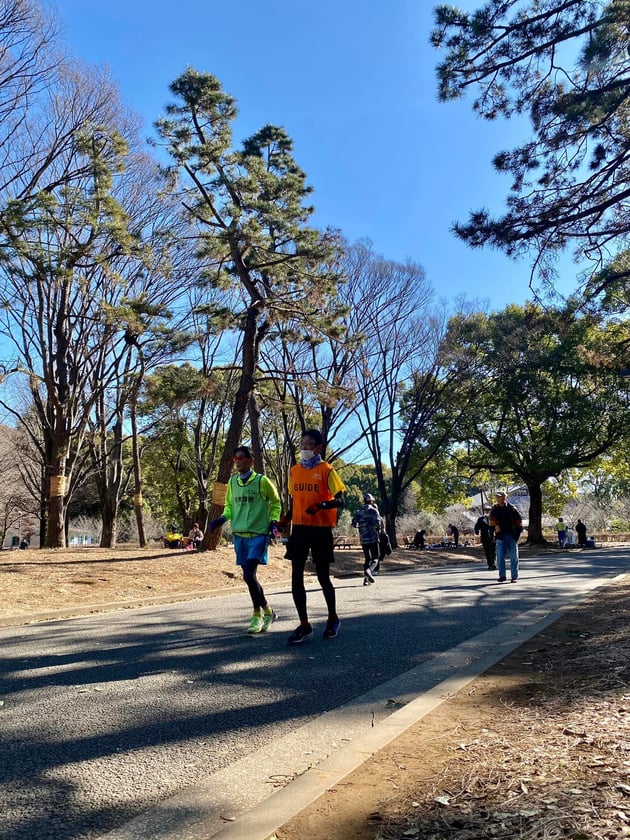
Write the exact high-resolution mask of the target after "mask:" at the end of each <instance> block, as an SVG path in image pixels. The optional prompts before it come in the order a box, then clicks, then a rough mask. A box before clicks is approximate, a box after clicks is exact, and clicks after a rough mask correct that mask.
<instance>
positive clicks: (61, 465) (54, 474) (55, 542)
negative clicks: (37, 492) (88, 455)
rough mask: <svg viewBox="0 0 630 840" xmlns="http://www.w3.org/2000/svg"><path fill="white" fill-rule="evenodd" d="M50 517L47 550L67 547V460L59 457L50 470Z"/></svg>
mask: <svg viewBox="0 0 630 840" xmlns="http://www.w3.org/2000/svg"><path fill="white" fill-rule="evenodd" d="M48 476H49V488H48V516H47V520H48V522H47V529H46V548H65V547H66V530H65V524H66V481H67V479H66V475H65V458H63V457H57V458H54V459H53V462H52V464H51V466H50V468H49V470H48Z"/></svg>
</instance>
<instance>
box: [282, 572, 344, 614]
mask: <svg viewBox="0 0 630 840" xmlns="http://www.w3.org/2000/svg"><path fill="white" fill-rule="evenodd" d="M305 567H306V558H304V559H301V558H299V559H295V560H291V592H292V594H293V603H294V604H295V609H296V610H297V614H298V616H299V619H300V621H308V612H307V609H306V587H305V586H304V569H305ZM315 571H316V573H317V580H318V581H319V585H320V586H321V588H322V592H323V593H324V599H325V601H326V606H327V607H328V614H329V615H331V616H334V615H336V609H337V605H336V598H335V587H334V586H333V583H332V580H331V579H330V563H326V562H321V563H316V564H315Z"/></svg>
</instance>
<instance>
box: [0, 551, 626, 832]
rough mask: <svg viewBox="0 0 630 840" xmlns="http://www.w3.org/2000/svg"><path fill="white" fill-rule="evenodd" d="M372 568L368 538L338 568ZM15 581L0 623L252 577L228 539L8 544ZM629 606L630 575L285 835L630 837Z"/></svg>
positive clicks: (3, 558) (475, 555) (449, 559)
mask: <svg viewBox="0 0 630 840" xmlns="http://www.w3.org/2000/svg"><path fill="white" fill-rule="evenodd" d="M550 551H554V553H555V551H557V550H550ZM521 553H522V555H523V556H526V555H527V554H529V555H530V556H531V554H532V553H533V552H532V551H531V550H529V549H528V548H527V547H524V548H523V549H522V552H521ZM537 553H540V552H537ZM282 554H283V551H282V549H281V548H280V547H278V548H272V550H271V562H270V565H269V567H267V568H266V569H264V570H263V571H262V572H261V578H262V579H264V581H265V582H266V583H267V584H268V585H270V586H271V585H273V584H279V583H281V582H282V583H284V582H286V581H287V580H288V577H289V567H288V563H287V561H285V560H284V559H283V558H282ZM481 562H483V563H484V564H485V561H483V560H482V556H481V551H480V549H478V548H473V549H460V550H459V551H458V552H449V553H447V552H414V551H406V550H397V551H395V552H394V554H393V555H392V556H391V557H390V558H388V567H389V569H390V570H394V569H401V570H402V569H405V568H419V567H427V566H439V565H453V564H456V563H481ZM361 569H362V555H361V553H360V552H359V551H340V552H338V553H337V562H336V564H335V575H336V576H338V577H347V576H354V575H357V576H360V575H361ZM0 587H1V590H0V591H1V592H2V605H1V606H0V624H2V623H5V624H6V623H14V624H15V623H22V622H24V623H25V622H27V621H29V620H32V615H33V613H34V612H37V613H39V612H41V611H43V610H61V611H63V614H64V615H65V614H72V615H82V614H87V613H90V612H99V611H104V610H107V609H118V608H124V607H125V606H128V607H130V606H136V605H137V604H138V603H144V604H149V603H152V602H156V601H158V600H163V599H169V600H183V599H187V598H189V597H207V596H208V595H211V594H220V593H222V592H223V593H224V592H225V591H226V590H228V591H229V590H230V589H233V588H240V589H241V590H244V586H243V583H242V581H241V580H240V576H239V574H238V570H237V569H236V568H235V566H234V555H233V552H232V549H231V548H228V547H225V548H222V549H219V550H218V551H216V552H207V553H206V552H204V553H195V552H186V551H167V550H165V549H163V548H159V547H154V548H151V549H139V548H138V547H135V548H134V547H125V548H120V549H116V550H115V551H106V550H101V549H96V548H87V549H85V548H83V549H76V550H63V551H52V552H51V551H35V550H33V551H11V552H2V554H1V555H0ZM244 594H245V593H244ZM629 615H630V576H626V577H624V578H623V579H621V580H620V581H617V582H616V583H614V584H612V585H611V586H609V587H607V588H606V589H603V590H600V591H599V592H597V593H595V594H594V595H593V596H592V597H591V598H590V599H589V600H588V601H585V602H583V603H582V604H581V605H580V606H579V607H577V608H575V609H574V610H571V611H570V612H568V613H567V614H566V615H565V616H564V617H563V618H562V619H560V620H559V621H558V622H556V623H555V624H554V625H552V626H551V627H549V628H548V629H547V630H545V631H544V632H543V633H541V634H539V635H538V636H535V637H534V638H533V639H531V640H530V641H529V642H526V643H525V644H524V645H523V646H522V647H520V648H519V649H518V650H516V651H514V653H512V654H510V655H509V656H508V657H506V658H505V659H503V660H502V661H501V662H500V663H498V664H497V665H495V666H494V667H493V668H492V669H490V670H489V671H488V672H487V673H486V674H484V675H482V676H481V677H479V678H477V679H476V680H474V682H473V683H471V684H469V685H468V686H467V687H466V688H465V689H463V690H462V691H460V692H459V693H458V694H456V695H454V696H453V697H450V698H448V699H447V700H446V701H445V702H444V703H442V705H441V706H440V707H438V708H437V709H436V710H434V711H433V712H432V713H431V714H429V715H428V716H427V717H425V718H424V719H423V720H422V721H420V722H419V723H418V724H416V725H415V726H414V727H412V728H411V729H409V730H408V731H407V732H406V733H404V734H403V735H402V736H401V737H400V738H398V739H397V740H396V741H394V742H393V743H392V744H390V745H389V746H388V747H387V748H385V749H384V750H381V751H380V752H379V753H377V755H375V756H374V757H373V758H371V759H370V760H369V761H367V762H366V763H365V764H364V765H362V766H361V767H360V768H358V769H357V770H356V771H355V772H354V773H352V774H350V775H349V776H348V777H346V778H345V779H344V780H343V781H342V782H341V783H340V784H338V785H337V786H336V787H334V788H332V789H331V790H330V791H328V792H327V793H326V794H325V795H324V796H322V797H320V799H318V800H317V801H316V802H315V803H313V805H311V806H310V807H309V808H307V809H305V810H304V811H302V812H301V813H300V814H299V815H298V816H297V817H295V818H294V819H293V820H291V822H289V823H287V824H286V825H284V826H283V827H282V829H280V830H279V831H278V832H277V834H276V835H275V840H304V838H309V840H403V838H418V839H419V840H482V838H492V839H493V840H515V838H520V840H555V838H558V839H559V838H571V840H613V838H614V840H617V838H623V837H630V685H629V682H630V664H629V662H630V658H629V654H630V637H629V634H628V617H629Z"/></svg>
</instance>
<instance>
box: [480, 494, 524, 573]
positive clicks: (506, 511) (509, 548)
mask: <svg viewBox="0 0 630 840" xmlns="http://www.w3.org/2000/svg"><path fill="white" fill-rule="evenodd" d="M495 498H496V504H495V505H494V506H493V508H492V510H491V511H490V516H489V517H488V522H489V524H490V526H491V527H493V528H494V535H495V540H496V544H497V564H498V566H499V583H505V581H506V580H507V576H506V568H505V558H506V556H509V558H510V572H511V580H512V583H516V581H517V580H518V538H519V537H520V535H521V532H522V530H523V520H522V518H521V514H520V513H519V512H518V511H517V509H516V508H515V507H514V506H513V505H511V504H510V503H509V502H508V500H507V496H506V494H505V493H503V492H502V491H499V492H498V493H497V494H496V496H495Z"/></svg>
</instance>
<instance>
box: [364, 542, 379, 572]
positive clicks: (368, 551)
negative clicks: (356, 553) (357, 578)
mask: <svg viewBox="0 0 630 840" xmlns="http://www.w3.org/2000/svg"><path fill="white" fill-rule="evenodd" d="M361 548H362V549H363V556H364V557H365V560H364V561H363V571H364V572H365V571H366V570H367V569H369V568H371V567H372V566H373V565H374V566H376V564H377V563H378V562H379V560H380V558H379V556H378V543H377V542H373V543H363V545H362V546H361Z"/></svg>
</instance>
